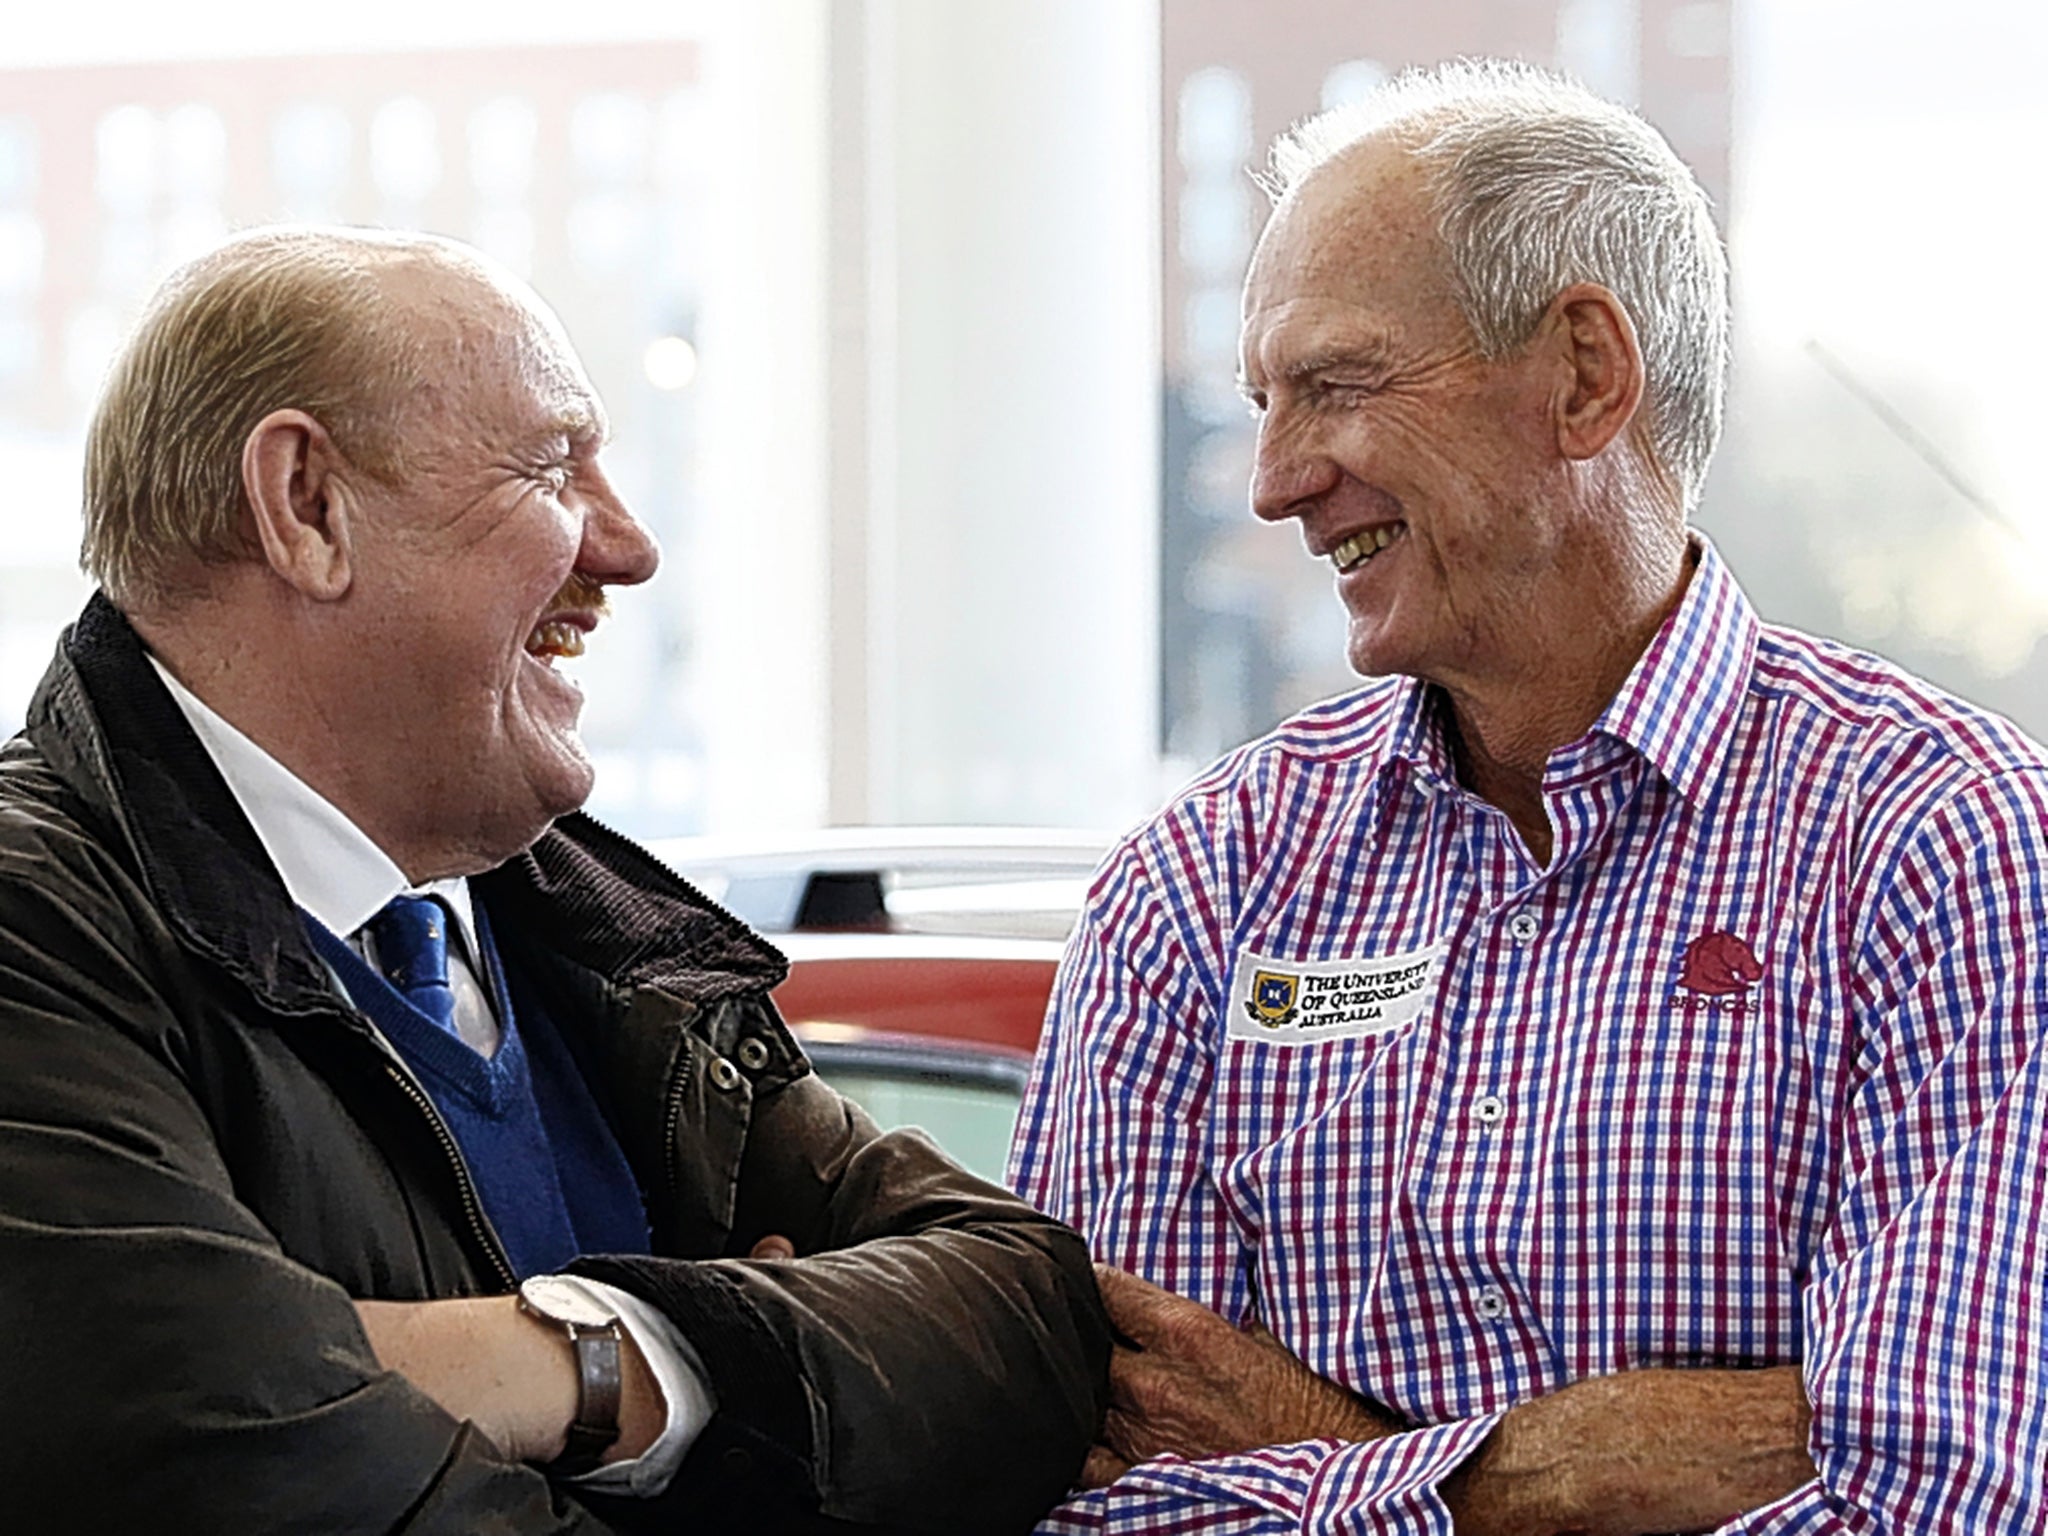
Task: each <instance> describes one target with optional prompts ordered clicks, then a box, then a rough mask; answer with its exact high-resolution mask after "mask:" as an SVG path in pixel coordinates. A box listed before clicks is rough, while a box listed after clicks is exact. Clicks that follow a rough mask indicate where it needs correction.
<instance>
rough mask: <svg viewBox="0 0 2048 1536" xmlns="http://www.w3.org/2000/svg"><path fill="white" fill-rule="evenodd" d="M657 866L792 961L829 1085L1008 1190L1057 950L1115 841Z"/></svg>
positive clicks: (798, 1002)
mask: <svg viewBox="0 0 2048 1536" xmlns="http://www.w3.org/2000/svg"><path fill="white" fill-rule="evenodd" d="M652 847H653V849H654V852H655V853H657V854H659V855H660V856H661V857H662V858H663V859H665V860H667V862H668V863H670V864H671V865H672V866H674V867H675V868H676V869H677V870H679V871H680V872H681V873H682V874H683V876H684V877H685V878H686V879H688V880H689V881H690V882H691V883H692V884H694V885H696V886H697V887H698V888H699V889H700V890H702V891H703V892H704V893H705V894H706V895H707V896H709V897H711V898H712V899H713V900H714V901H717V902H719V903H721V904H722V905H724V906H725V907H727V908H728V909H729V910H731V911H732V912H734V913H735V914H737V915H738V916H739V917H741V918H744V919H745V920H746V921H747V922H748V923H749V924H751V925H752V926H753V927H755V928H756V929H758V930H760V931H761V932H762V933H765V934H767V935H769V936H770V937H771V938H772V939H773V941H774V942H775V943H776V944H777V945H778V946H779V947H780V948H781V949H782V951H783V953H784V954H786V955H788V956H789V961H790V970H789V979H788V980H787V981H785V982H784V983H783V984H782V985H781V986H780V987H778V988H777V989H776V992H775V1001H776V1005H777V1006H778V1007H779V1008H780V1009H781V1010H782V1014H783V1017H784V1018H786V1019H788V1020H789V1022H790V1025H791V1026H792V1028H794V1029H795V1031H796V1033H797V1035H798V1036H799V1038H801V1039H802V1040H803V1042H804V1048H805V1049H806V1050H807V1051H809V1053H810V1055H811V1059H812V1061H813V1062H814V1063H815V1064H816V1066H817V1068H818V1071H819V1073H820V1074H821V1075H823V1076H824V1077H825V1078H826V1079H827V1080H828V1081H830V1082H831V1083H832V1084H833V1085H834V1086H835V1087H837V1088H839V1089H840V1091H841V1092H843V1093H845V1094H847V1096H848V1097H850V1098H852V1099H854V1100H856V1101H857V1102H859V1103H860V1104H861V1105H862V1106H863V1107H864V1108H865V1109H866V1110H867V1111H868V1112H869V1113H870V1114H872V1115H873V1116H874V1117H875V1118H876V1119H877V1120H879V1121H880V1122H881V1123H882V1124H883V1125H885V1126H896V1125H916V1126H920V1127H922V1128H923V1129H924V1130H926V1131H928V1132H929V1133H930V1134H931V1135H932V1137H933V1138H934V1139H935V1140H937V1141H938V1143H939V1144H940V1145H941V1146H943V1147H945V1148H946V1150H947V1151H949V1152H951V1153H952V1154H953V1155H954V1156H955V1157H957V1158H959V1159H960V1161H961V1162H962V1163H964V1164H966V1165H967V1166H968V1167H969V1168H971V1169H973V1170H974V1171H975V1172H977V1173H979V1174H981V1175H982V1176H983V1177H985V1178H991V1179H999V1178H1000V1177H1001V1176H1002V1168H1003V1160H1004V1157H1005V1155H1006V1153H1007V1150H1008V1147H1009V1142H1010V1132H1011V1129H1012V1127H1013V1126H1014V1125H1015V1123H1016V1118H1017V1102H1018V1099H1019V1097H1020V1095H1021V1094H1022V1092H1023V1088H1024V1079H1025V1074H1026V1072H1027V1071H1028V1069H1029V1067H1030V1063H1031V1051H1032V1048H1033V1046H1035V1045H1036V1044H1037V1042H1038V1031H1039V1028H1040V1026H1041V1024H1042V1023H1043V1022H1044V1019H1045V1006H1046V999H1047V998H1048V996H1049V995H1050V994H1051V991H1052V981H1053V972H1054V970H1055V968H1056V967H1057V965H1058V963H1059V956H1060V948H1061V944H1062V942H1063V941H1064V940H1065V938H1066V934H1067V930H1068V929H1069V928H1071V927H1072V926H1073V921H1074V915H1075V913H1076V912H1078V911H1079V910H1080V904H1081V899H1082V897H1083V895H1084V894H1085V893H1086V891H1087V886H1088V878H1089V875H1090V874H1091V872H1092V871H1093V870H1094V867H1095V865H1096V863H1097V861H1098V860H1099V859H1100V858H1101V856H1102V853H1103V851H1104V849H1105V848H1106V847H1107V839H1105V838H1102V837H1099V836H1094V835H1091V834H1082V833H1061V832H1047V831H1043V830H1037V829H1028V830H1016V831H1009V830H987V829H973V830H967V829H957V828H942V829H917V828H902V827H887V828H868V827H863V828H851V829H844V830H836V831H829V832H821V833H816V834H813V835H812V836H811V837H809V838H807V839H805V840H804V841H803V842H801V843H792V844H789V845H787V846H779V847H777V846H765V845H762V844H758V843H754V844H746V845H737V844H732V843H720V842H715V841H712V840H709V839H687V840H675V841H669V842H662V843H655V844H653V845H652Z"/></svg>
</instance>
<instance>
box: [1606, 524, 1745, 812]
mask: <svg viewBox="0 0 2048 1536" xmlns="http://www.w3.org/2000/svg"><path fill="white" fill-rule="evenodd" d="M1692 548H1693V555H1694V561H1695V563H1694V568H1693V573H1692V580H1691V581H1689V582H1688V583H1687V584H1686V588H1685V593H1684V595H1683V596H1681V597H1680V598H1679V600H1678V604H1677V606H1676V607H1674V608H1673V609H1672V610H1671V612H1670V614H1669V615H1667V616H1666V618H1665V620H1664V623H1663V625H1662V627H1660V628H1659V629H1658V631H1657V633H1656V636H1655V637H1654V638H1653V639H1652V640H1651V641H1650V644H1649V646H1648V648H1647V649H1646V650H1644V652H1643V654H1642V656H1641V658H1640V659H1639V660H1638V661H1637V662H1636V665H1635V669H1634V670H1633V671H1632V672H1630V673H1629V676H1628V681H1627V682H1625V683H1623V684H1622V686H1621V689H1620V691H1618V692H1617V693H1616V694H1615V696H1614V699H1613V702H1611V703H1610V704H1609V705H1608V706H1607V708H1606V709H1605V710H1604V711H1602V712H1601V715H1600V718H1599V719H1598V720H1596V721H1594V722H1593V729H1594V730H1595V731H1598V732H1603V733H1605V734H1606V735H1609V736H1612V737H1614V738H1615V739H1616V740H1619V741H1622V742H1626V743H1627V744H1628V745H1629V746H1631V747H1633V748H1635V750H1636V751H1638V752H1640V753H1641V754H1642V755H1643V756H1644V757H1645V758H1646V759H1648V761H1649V762H1650V763H1651V764H1652V765H1653V766H1654V767H1655V768H1656V769H1657V770H1658V771H1659V772H1660V773H1662V774H1663V775H1664V777H1665V778H1666V779H1668V780H1669V781H1670V783H1671V786H1672V787H1673V788H1674V789H1676V790H1677V791H1678V792H1679V793H1680V794H1681V795H1683V796H1684V797H1685V798H1686V799H1687V800H1689V801H1691V802H1693V803H1694V804H1697V803H1698V802H1699V801H1700V800H1701V799H1702V798H1703V797H1704V796H1705V794H1706V793H1707V791H1708V790H1709V789H1710V788H1712V786H1713V783H1714V780H1715V778H1716V776H1717V775H1718V774H1719V773H1720V771H1721V765H1722V763H1723V762H1724V761H1725V759H1726V758H1727V755H1728V744H1729V741H1730V739H1731V738H1732V737H1733V735H1734V731H1735V724H1736V719H1737V717H1738V716H1739V715H1740V714H1741V712H1742V705H1743V700H1744V698H1745V697H1746V696H1747V694H1748V691H1749V682H1750V676H1751V674H1752V672H1753V671H1754V669H1755V664H1756V648H1757V641H1758V638H1759V635H1760V632H1761V626H1760V625H1759V623H1758V621H1757V616H1756V610H1755V609H1753V608H1751V607H1750V605H1749V599H1748V598H1746V597H1744V596H1743V594H1742V588H1741V587H1740V586H1739V585H1737V583H1736V580H1735V576H1734V574H1733V573H1732V572H1731V571H1730V570H1729V569H1728V567H1727V566H1726V565H1725V564H1723V563H1722V560H1721V556H1720V554H1719V553H1718V552H1717V551H1716V550H1715V548H1714V546H1713V544H1712V543H1710V542H1709V541H1708V540H1707V539H1706V538H1705V537H1704V536H1703V535H1701V534H1697V533H1696V534H1694V535H1693V541H1692Z"/></svg>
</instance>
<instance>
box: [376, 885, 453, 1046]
mask: <svg viewBox="0 0 2048 1536" xmlns="http://www.w3.org/2000/svg"><path fill="white" fill-rule="evenodd" d="M448 923H449V914H448V909H447V908H446V907H444V906H442V905H441V903H440V902H439V901H437V900H435V899H434V898H433V897H431V896H394V897H392V898H391V901H390V903H389V904H388V905H387V906H386V907H385V908H384V910H383V911H381V912H379V913H378V914H377V915H376V916H375V917H373V918H371V919H370V922H369V929H370V936H371V937H372V938H373V939H375V940H376V941H377V965H378V967H379V968H380V969H381V970H382V971H383V972H384V979H385V980H386V981H388V982H390V983H391V985H392V986H394V987H396V988H398V990H399V992H400V993H402V994H403V995H404V997H405V1000H406V1001H407V1002H409V1003H411V1004H412V1005H413V1007H415V1008H417V1009H419V1011H420V1012H421V1013H423V1014H425V1015H426V1016H427V1017H428V1018H430V1019H432V1020H433V1021H434V1022H435V1023H436V1024H438V1025H440V1026H441V1028H443V1029H445V1030H447V1031H448V1032H449V1033H450V1034H453V1033H454V1032H455V993H454V991H453V990H452V989H451V988H450V987H449V985H448Z"/></svg>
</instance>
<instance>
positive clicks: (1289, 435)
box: [1252, 411, 1338, 523]
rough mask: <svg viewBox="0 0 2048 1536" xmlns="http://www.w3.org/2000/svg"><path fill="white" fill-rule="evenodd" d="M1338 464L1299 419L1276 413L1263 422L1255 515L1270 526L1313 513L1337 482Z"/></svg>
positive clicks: (1254, 485)
mask: <svg viewBox="0 0 2048 1536" xmlns="http://www.w3.org/2000/svg"><path fill="white" fill-rule="evenodd" d="M1337 478H1338V469H1337V465H1336V463H1335V461H1333V460H1332V459H1331V458H1330V456H1329V455H1328V454H1327V453H1325V452H1323V451H1322V449H1321V447H1320V445H1318V444H1317V443H1316V442H1315V441H1314V440H1313V434H1312V433H1310V432H1309V431H1308V430H1307V428H1306V427H1305V425H1304V424H1303V423H1302V422H1301V420H1300V418H1298V417H1285V418H1283V417H1282V416H1281V415H1280V413H1279V412H1277V411H1276V412H1272V413H1270V414H1268V415H1267V416H1266V418H1265V419H1264V420H1263V421H1261V422H1260V423H1259V440H1258V446H1257V450H1256V453H1255V456H1254V458H1253V460H1252V513H1253V515H1254V516H1256V517H1260V518H1263V519H1265V521H1267V522H1269V523H1279V522H1285V521H1286V520H1287V519H1288V518H1290V517H1299V516H1301V515H1302V513H1304V512H1306V511H1308V510H1309V508H1310V507H1311V506H1313V505H1314V504H1315V502H1316V500H1317V498H1319V497H1321V496H1323V495H1325V494H1326V493H1327V492H1328V491H1329V490H1330V488H1331V487H1332V486H1334V485H1335V484H1336V483H1337Z"/></svg>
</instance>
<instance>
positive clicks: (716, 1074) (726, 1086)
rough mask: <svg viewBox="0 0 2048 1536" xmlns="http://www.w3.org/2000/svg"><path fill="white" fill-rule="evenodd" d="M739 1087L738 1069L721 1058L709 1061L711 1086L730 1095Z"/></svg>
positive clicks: (717, 1057)
mask: <svg viewBox="0 0 2048 1536" xmlns="http://www.w3.org/2000/svg"><path fill="white" fill-rule="evenodd" d="M739 1085H740V1069H739V1068H738V1067H736V1066H734V1065H733V1064H732V1063H731V1062H729V1061H727V1060H726V1059H725V1058H724V1057H723V1056H715V1057H713V1058H712V1061H711V1086H712V1087H714V1088H717V1089H719V1090H721V1091H723V1092H726V1093H730V1092H732V1090H733V1089H735V1088H737V1087H739Z"/></svg>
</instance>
